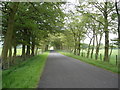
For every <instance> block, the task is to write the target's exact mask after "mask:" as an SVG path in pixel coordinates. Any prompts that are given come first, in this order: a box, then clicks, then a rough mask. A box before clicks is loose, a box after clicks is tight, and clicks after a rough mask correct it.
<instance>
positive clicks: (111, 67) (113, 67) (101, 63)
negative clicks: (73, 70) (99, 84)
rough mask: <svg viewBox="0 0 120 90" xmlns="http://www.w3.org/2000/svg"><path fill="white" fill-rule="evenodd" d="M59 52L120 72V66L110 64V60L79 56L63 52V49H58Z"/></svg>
mask: <svg viewBox="0 0 120 90" xmlns="http://www.w3.org/2000/svg"><path fill="white" fill-rule="evenodd" d="M58 52H59V53H61V54H63V55H65V56H68V57H72V58H75V59H78V60H80V61H83V62H86V63H88V64H92V65H94V66H98V67H100V68H104V69H106V70H109V71H112V72H115V73H120V71H118V66H116V65H113V64H110V63H108V62H103V61H100V60H94V59H88V58H85V57H81V56H77V55H74V54H72V53H68V52H62V51H58Z"/></svg>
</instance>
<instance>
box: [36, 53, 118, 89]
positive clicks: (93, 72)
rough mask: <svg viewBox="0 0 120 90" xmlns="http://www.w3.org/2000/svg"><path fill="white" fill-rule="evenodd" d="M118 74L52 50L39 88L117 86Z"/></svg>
mask: <svg viewBox="0 0 120 90" xmlns="http://www.w3.org/2000/svg"><path fill="white" fill-rule="evenodd" d="M117 87H118V75H117V74H114V73H112V72H109V71H107V70H104V69H101V68H98V67H95V66H93V65H90V64H86V63H84V62H81V61H79V60H76V59H73V58H70V57H67V56H64V55H61V54H59V53H56V52H51V53H50V55H49V56H48V60H47V62H46V66H45V69H44V71H43V75H42V77H41V80H40V83H39V85H38V88H117Z"/></svg>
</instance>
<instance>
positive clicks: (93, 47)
mask: <svg viewBox="0 0 120 90" xmlns="http://www.w3.org/2000/svg"><path fill="white" fill-rule="evenodd" d="M94 47H95V36H94V37H93V46H92V51H91V58H92V57H93V52H94Z"/></svg>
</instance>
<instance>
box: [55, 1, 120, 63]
mask: <svg viewBox="0 0 120 90" xmlns="http://www.w3.org/2000/svg"><path fill="white" fill-rule="evenodd" d="M119 4H120V2H107V1H106V2H86V3H84V2H83V3H82V2H80V3H79V4H77V5H75V10H69V11H68V12H67V13H66V14H67V15H66V23H65V32H64V34H62V35H60V36H58V37H57V38H56V39H59V40H57V41H58V43H57V45H56V46H59V47H58V49H63V50H67V51H70V52H72V53H74V54H75V55H81V56H83V50H84V49H85V50H86V52H87V54H86V55H85V57H87V58H93V53H94V52H95V57H94V58H95V60H97V59H98V55H99V54H100V53H99V51H100V49H101V46H102V48H103V49H104V57H103V61H105V62H109V60H110V56H111V53H112V50H113V48H118V46H119V43H120V29H119V27H120V25H119V24H120V13H119V12H120V8H119V7H120V6H119ZM110 34H114V35H117V36H118V38H113V39H112V40H111V39H110V36H109V35H110ZM86 38H88V39H89V44H86V43H84V40H85V39H86ZM56 39H55V40H56ZM103 39H104V41H105V42H104V44H102V43H103V42H102V40H103ZM58 44H59V45H58ZM60 47H61V48H60Z"/></svg>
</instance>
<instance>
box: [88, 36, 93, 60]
mask: <svg viewBox="0 0 120 90" xmlns="http://www.w3.org/2000/svg"><path fill="white" fill-rule="evenodd" d="M92 39H93V38H91V39H90V42H89V46H88V51H87V58H89V54H90V45H91V42H92Z"/></svg>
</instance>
